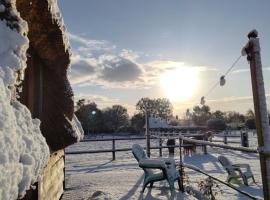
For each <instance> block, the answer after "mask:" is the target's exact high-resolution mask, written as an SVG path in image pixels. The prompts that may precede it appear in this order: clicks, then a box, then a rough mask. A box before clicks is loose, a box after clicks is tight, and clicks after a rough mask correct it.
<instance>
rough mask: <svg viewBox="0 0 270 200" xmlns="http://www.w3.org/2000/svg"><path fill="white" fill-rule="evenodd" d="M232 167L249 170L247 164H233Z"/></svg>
mask: <svg viewBox="0 0 270 200" xmlns="http://www.w3.org/2000/svg"><path fill="white" fill-rule="evenodd" d="M233 166H234V167H243V168H250V166H249V164H233Z"/></svg>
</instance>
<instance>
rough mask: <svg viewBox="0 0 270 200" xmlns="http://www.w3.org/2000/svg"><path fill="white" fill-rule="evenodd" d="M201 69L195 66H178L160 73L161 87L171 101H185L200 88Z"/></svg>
mask: <svg viewBox="0 0 270 200" xmlns="http://www.w3.org/2000/svg"><path fill="white" fill-rule="evenodd" d="M198 75H199V71H198V69H197V68H195V67H184V66H181V67H178V68H176V69H174V70H170V71H166V72H165V73H163V74H161V75H160V83H161V87H162V89H163V91H164V93H165V95H166V96H167V98H169V99H170V100H171V101H174V102H184V101H187V100H188V99H190V98H191V97H192V96H193V95H194V94H195V93H196V91H197V89H198V79H199V78H198Z"/></svg>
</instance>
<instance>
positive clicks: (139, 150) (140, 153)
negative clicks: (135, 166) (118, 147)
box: [132, 144, 147, 162]
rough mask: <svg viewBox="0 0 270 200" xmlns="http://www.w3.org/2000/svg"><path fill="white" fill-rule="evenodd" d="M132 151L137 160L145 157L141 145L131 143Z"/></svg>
mask: <svg viewBox="0 0 270 200" xmlns="http://www.w3.org/2000/svg"><path fill="white" fill-rule="evenodd" d="M132 153H133V155H134V157H135V158H136V160H137V161H138V162H139V161H140V160H141V159H145V158H147V156H146V154H145V152H144V150H143V148H142V146H141V145H139V144H133V145H132Z"/></svg>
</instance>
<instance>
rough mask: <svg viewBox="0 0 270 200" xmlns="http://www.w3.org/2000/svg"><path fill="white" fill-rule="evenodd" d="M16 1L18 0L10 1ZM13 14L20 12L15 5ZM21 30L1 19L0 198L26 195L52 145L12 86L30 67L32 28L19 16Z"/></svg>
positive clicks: (3, 199) (8, 198) (45, 161)
mask: <svg viewBox="0 0 270 200" xmlns="http://www.w3.org/2000/svg"><path fill="white" fill-rule="evenodd" d="M10 3H11V4H12V5H13V4H14V1H10ZM9 9H11V11H10V12H11V14H12V15H16V16H19V14H18V12H17V11H16V10H15V9H14V8H13V7H11V8H9ZM15 23H17V24H18V25H19V31H17V30H16V29H15V28H14V29H13V30H12V29H11V28H10V27H8V26H7V25H6V21H5V20H2V21H0V44H1V45H0V185H1V187H0V199H1V200H10V199H17V198H18V197H23V196H24V195H25V192H26V190H28V189H30V187H31V185H32V184H34V183H35V182H36V181H37V180H38V177H39V175H40V173H41V170H42V169H43V168H44V166H45V164H46V163H47V160H48V158H49V148H48V146H47V144H46V141H45V138H44V137H43V136H42V134H41V132H40V129H39V125H40V122H39V120H37V119H32V118H31V113H30V111H29V110H28V109H27V108H26V107H25V106H24V105H22V104H21V103H20V102H18V101H17V100H12V90H13V87H14V84H15V82H16V78H17V75H16V74H17V73H16V72H18V71H22V70H23V69H24V68H25V67H26V50H27V48H28V44H29V42H28V39H27V37H26V36H25V35H26V33H27V31H28V28H27V24H26V22H25V21H23V20H22V19H20V18H19V21H18V22H15Z"/></svg>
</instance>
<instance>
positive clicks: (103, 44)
mask: <svg viewBox="0 0 270 200" xmlns="http://www.w3.org/2000/svg"><path fill="white" fill-rule="evenodd" d="M68 35H69V39H70V40H71V42H76V43H79V44H80V45H82V47H80V48H79V49H78V50H79V51H110V50H113V49H115V48H116V46H115V45H112V44H111V43H110V42H108V41H106V40H92V39H88V38H86V37H82V36H79V35H75V34H72V33H68Z"/></svg>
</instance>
